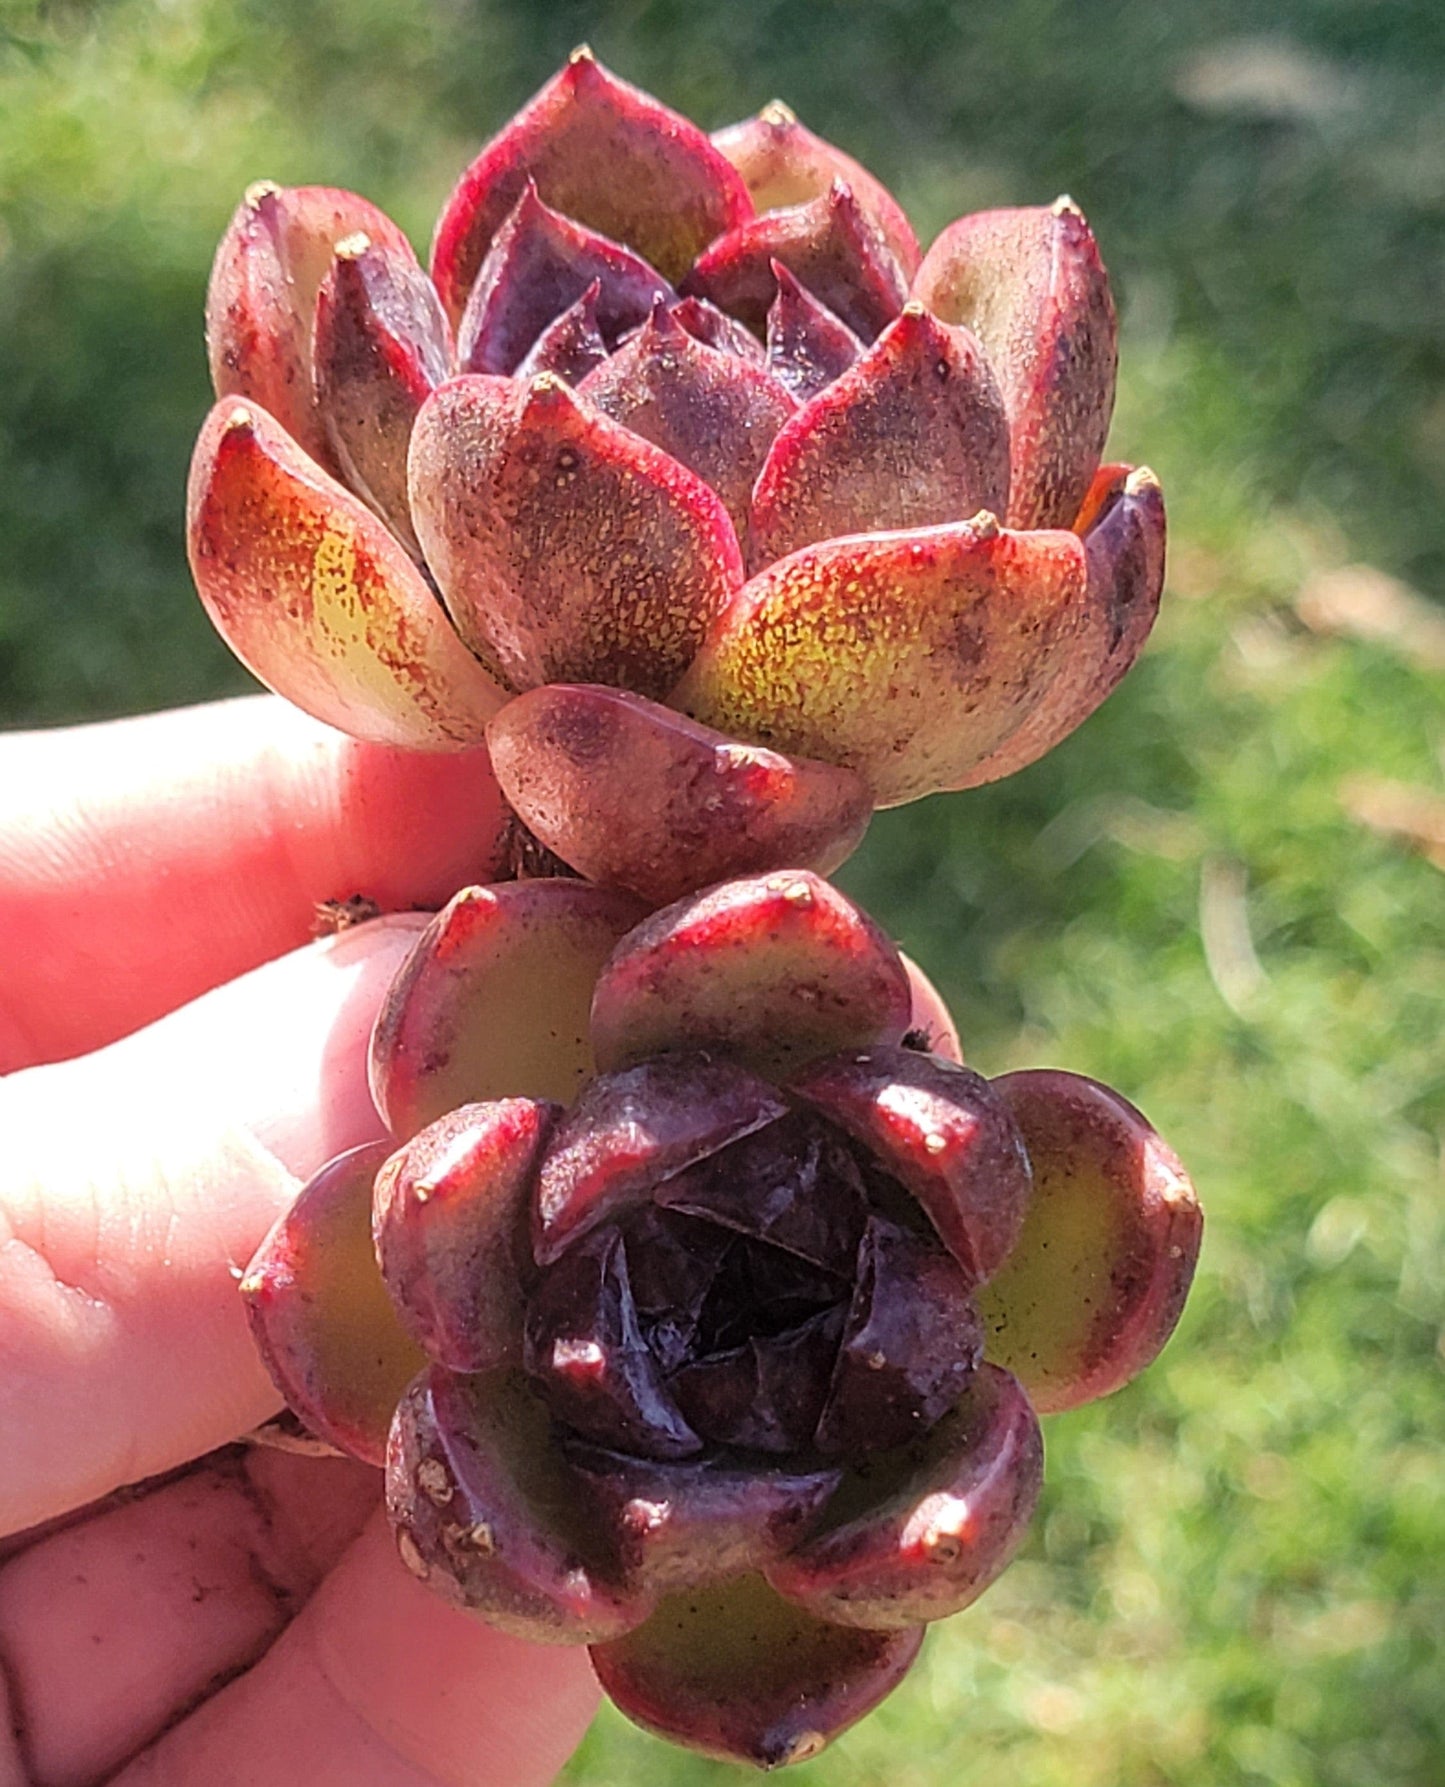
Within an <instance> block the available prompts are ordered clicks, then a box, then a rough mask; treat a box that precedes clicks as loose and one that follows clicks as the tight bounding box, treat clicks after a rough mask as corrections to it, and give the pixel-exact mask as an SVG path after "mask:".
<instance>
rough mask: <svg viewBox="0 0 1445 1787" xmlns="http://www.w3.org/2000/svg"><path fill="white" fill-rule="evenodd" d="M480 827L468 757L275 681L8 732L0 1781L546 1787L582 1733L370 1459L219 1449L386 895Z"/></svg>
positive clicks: (374, 978) (461, 878) (426, 897)
mask: <svg viewBox="0 0 1445 1787" xmlns="http://www.w3.org/2000/svg"><path fill="white" fill-rule="evenodd" d="M499 824H500V809H499V806H498V799H497V795H496V791H495V787H494V784H493V783H492V781H491V776H490V771H489V769H488V767H487V764H486V760H485V757H484V756H482V755H480V754H478V753H470V754H462V755H455V756H445V757H440V756H439V757H418V756H413V755H407V754H403V753H400V752H394V751H389V750H385V749H382V748H379V747H371V746H364V745H357V744H354V743H351V742H349V741H347V740H344V739H342V738H340V737H339V736H338V735H336V734H334V733H331V732H329V731H327V730H326V729H325V728H324V727H321V726H319V725H316V724H315V723H313V722H311V721H309V720H306V719H305V718H304V717H303V716H301V715H298V714H296V713H294V712H293V711H291V710H289V709H287V708H285V707H284V706H283V705H282V704H281V703H279V702H275V701H272V700H270V699H257V700H250V701H243V702H234V703H226V704H223V705H220V706H216V707H211V708H201V709H196V710H192V711H189V712H183V713H177V714H169V715H163V716H158V717H155V718H152V719H142V720H126V721H119V722H112V723H109V724H107V725H104V726H100V727H86V728H77V729H75V730H71V731H60V732H55V733H43V734H42V733H32V734H12V735H10V736H8V737H5V738H0V936H3V937H4V938H5V940H6V943H5V950H4V956H3V965H0V1068H3V1069H5V1070H7V1074H8V1077H6V1078H5V1079H3V1080H0V1125H3V1131H0V1133H3V1134H4V1135H5V1137H6V1145H5V1148H4V1151H3V1154H0V1432H3V1433H4V1434H5V1436H6V1443H5V1445H4V1446H3V1447H0V1534H6V1535H9V1536H8V1537H4V1538H0V1787H12V1784H13V1787H86V1784H89V1783H97V1782H101V1781H106V1782H119V1783H125V1784H126V1787H131V1784H133V1783H145V1784H146V1787H163V1784H164V1787H169V1784H171V1783H176V1784H177V1787H180V1784H182V1783H193V1782H196V1781H205V1782H207V1783H214V1784H215V1787H230V1784H235V1787H241V1784H242V1783H254V1782H257V1781H266V1782H268V1783H272V1784H274V1787H287V1784H288V1783H292V1782H295V1783H306V1784H307V1787H330V1784H332V1783H337V1784H338V1787H339V1784H340V1783H343V1782H354V1781H366V1782H367V1783H368V1784H371V1787H392V1784H395V1787H426V1784H429V1783H438V1784H451V1783H457V1784H460V1783H463V1782H475V1781H478V1780H486V1781H488V1782H490V1783H494V1784H495V1787H533V1784H540V1783H543V1782H546V1781H550V1780H551V1779H552V1778H553V1777H554V1775H555V1773H556V1771H557V1770H558V1768H560V1766H561V1765H562V1763H563V1761H564V1760H565V1759H566V1757H567V1756H568V1755H569V1754H570V1752H571V1751H572V1749H573V1748H574V1746H575V1745H576V1743H577V1742H578V1740H579V1739H580V1737H581V1735H582V1732H583V1730H584V1729H585V1727H586V1724H587V1722H588V1720H589V1718H590V1716H591V1713H592V1710H593V1707H594V1704H595V1699H596V1690H595V1686H594V1684H593V1681H592V1678H591V1674H590V1671H589V1669H588V1666H587V1662H586V1658H585V1656H584V1655H583V1654H582V1653H581V1652H580V1651H569V1650H563V1649H557V1650H539V1649H536V1648H534V1647H531V1646H528V1645H524V1644H521V1643H518V1642H517V1641H515V1640H512V1639H509V1638H505V1637H502V1636H501V1635H499V1634H497V1633H495V1632H493V1631H491V1630H490V1629H489V1628H488V1627H486V1626H484V1625H482V1624H480V1623H479V1622H477V1621H475V1620H472V1619H469V1618H466V1617H465V1616H463V1615H461V1614H458V1613H455V1612H453V1611H452V1610H451V1609H449V1608H447V1607H445V1606H443V1605H442V1603H441V1602H440V1601H438V1600H437V1599H436V1598H435V1597H433V1596H432V1595H430V1594H429V1593H428V1592H427V1591H426V1590H424V1589H423V1588H421V1587H420V1586H419V1585H418V1584H417V1583H415V1582H414V1581H413V1580H412V1579H411V1578H410V1577H409V1576H408V1575H407V1573H406V1572H405V1570H404V1569H403V1568H402V1567H401V1565H400V1563H399V1562H398V1561H397V1559H396V1556H395V1553H394V1550H393V1547H392V1543H391V1540H390V1536H389V1534H388V1533H387V1532H386V1530H385V1523H384V1520H383V1519H382V1518H381V1517H380V1515H379V1507H380V1477H379V1474H378V1473H376V1472H373V1471H371V1470H369V1469H368V1468H366V1467H365V1466H362V1465H358V1464H353V1463H351V1462H349V1461H343V1460H336V1459H314V1458H300V1457H295V1456H291V1455H283V1454H279V1453H274V1452H270V1451H266V1450H262V1449H256V1448H245V1447H241V1446H238V1445H236V1444H235V1443H234V1442H235V1441H236V1440H237V1439H238V1438H239V1436H240V1435H242V1434H244V1433H245V1432H246V1431H247V1430H248V1429H249V1428H251V1427H252V1426H254V1425H255V1424H256V1423H257V1422H258V1421H261V1420H263V1419H265V1418H266V1417H267V1416H268V1415H270V1414H271V1413H273V1412H274V1411H275V1409H276V1407H277V1398H276V1395H275V1392H274V1390H273V1389H272V1387H271V1385H270V1383H269V1381H268V1379H267V1378H266V1375H265V1372H264V1370H263V1369H262V1367H261V1365H260V1362H259V1360H258V1359H257V1357H256V1354H255V1351H254V1348H253V1347H252V1345H251V1343H250V1340H249V1336H248V1334H247V1331H246V1324H245V1321H244V1318H243V1316H242V1311H241V1304H240V1299H239V1298H238V1297H237V1296H236V1294H235V1288H234V1285H235V1277H236V1274H237V1271H238V1270H239V1268H241V1267H243V1266H244V1264H245V1262H246V1261H247V1259H248V1258H249V1257H250V1254H251V1252H252V1251H253V1250H254V1248H255V1246H256V1244H257V1243H258V1242H259V1241H260V1239H261V1237H262V1236H263V1234H264V1233H265V1231H266V1229H267V1228H268V1226H269V1225H270V1223H271V1221H272V1220H273V1218H274V1217H275V1215H276V1214H277V1212H278V1211H279V1210H280V1209H281V1208H282V1207H283V1206H284V1205H285V1204H286V1203H288V1202H289V1201H290V1199H291V1198H292V1196H293V1195H294V1194H295V1192H296V1190H297V1189H298V1187H299V1185H300V1183H301V1182H302V1181H303V1180H304V1178H305V1177H307V1176H308V1175H309V1174H310V1173H311V1172H312V1171H314V1170H315V1168H316V1167H317V1166H319V1165H320V1164H321V1162H322V1161H323V1160H324V1159H325V1158H326V1157H327V1156H329V1155H330V1154H332V1153H334V1152H336V1151H337V1150H339V1149H341V1148H346V1147H351V1146H353V1145H356V1144H358V1143H360V1142H363V1141H366V1140H369V1139H371V1138H372V1137H373V1136H374V1135H375V1134H376V1133H377V1130H378V1121H377V1118H376V1116H375V1113H374V1111H373V1110H372V1108H371V1104H370V1100H369V1098H368V1096H367V1093H366V1078H365V1045H366V1037H367V1032H368V1028H369V1024H370V1017H371V1013H372V1011H373V1010H374V1009H375V1005H376V1002H377V1001H378V999H379V998H380V995H381V992H382V989H383V988H384V987H385V985H386V983H387V980H388V979H389V977H390V976H391V975H392V974H393V973H394V972H395V969H396V967H397V966H398V964H399V963H400V961H401V959H402V958H403V956H404V955H405V953H406V951H407V949H408V948H409V946H410V944H411V941H412V939H413V937H414V936H415V934H416V932H417V930H418V929H419V928H420V925H421V923H422V920H421V918H420V917H419V916H418V915H416V914H415V913H413V912H412V911H411V910H410V908H413V907H422V908H429V907H432V906H435V905H437V904H439V903H440V902H441V901H442V900H443V899H445V898H446V896H447V895H448V894H449V893H450V892H452V891H453V890H454V889H455V888H456V887H457V886H459V885H461V884H463V883H464V882H467V881H474V880H484V879H486V878H488V876H490V875H491V874H493V873H494V872H495V869H496V866H497V850H498V843H499ZM358 892H362V893H367V894H370V895H372V896H373V897H374V898H376V899H377V900H378V901H379V902H380V904H381V905H382V906H383V907H384V908H386V909H388V910H391V911H393V912H394V914H395V915H394V916H391V917H387V918H383V919H381V920H379V921H377V922H374V923H372V924H368V925H365V926H362V927H358V928H356V929H353V930H350V931H347V932H344V933H342V934H341V935H338V936H335V937H330V938H326V939H323V940H321V941H308V939H309V938H310V936H311V932H312V927H313V922H314V917H315V906H316V903H317V902H318V901H321V900H334V899H345V898H347V897H348V896H349V895H351V894H353V893H358Z"/></svg>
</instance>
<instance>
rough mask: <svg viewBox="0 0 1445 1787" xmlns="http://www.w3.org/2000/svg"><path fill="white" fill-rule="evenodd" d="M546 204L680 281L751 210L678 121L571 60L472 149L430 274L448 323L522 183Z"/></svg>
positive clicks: (712, 153) (704, 142) (724, 166)
mask: <svg viewBox="0 0 1445 1787" xmlns="http://www.w3.org/2000/svg"><path fill="white" fill-rule="evenodd" d="M528 179H531V180H534V181H535V182H536V185H537V190H538V191H539V193H540V194H541V196H542V198H543V199H544V200H545V201H546V202H547V204H548V205H550V206H552V207H553V208H554V209H555V210H558V211H561V212H563V213H565V214H566V215H567V216H568V217H570V218H572V219H574V220H575V221H576V222H577V223H579V224H582V225H585V226H586V227H587V228H589V229H592V230H596V231H598V232H600V233H601V234H602V235H604V236H608V237H610V238H611V239H612V240H613V241H614V242H618V243H622V244H625V245H626V247H628V248H630V249H632V250H633V251H634V252H635V253H637V254H640V255H641V256H643V258H644V259H646V260H647V261H650V262H651V264H652V265H653V266H654V267H656V268H657V270H658V271H659V272H660V273H661V274H662V276H663V277H664V278H665V279H672V280H676V279H680V278H681V277H682V275H683V274H684V273H685V272H686V271H687V269H688V267H689V266H691V264H692V263H693V261H694V260H695V259H696V258H697V256H698V254H699V253H700V252H701V251H702V249H703V248H704V247H705V246H706V245H707V243H709V242H711V241H712V240H713V239H714V237H716V236H719V235H721V234H723V233H724V232H725V231H726V230H729V229H732V228H733V227H735V226H736V225H737V224H738V223H740V222H741V221H742V220H743V219H744V218H745V217H747V216H749V215H750V214H751V211H752V201H751V200H750V199H749V197H748V192H747V187H746V186H745V185H744V183H743V181H742V178H741V177H740V176H739V175H738V173H737V172H736V171H735V170H734V168H733V167H732V164H731V163H730V162H728V161H727V160H726V158H725V157H724V156H722V155H720V154H719V153H718V151H717V150H716V149H715V148H714V147H713V146H712V144H711V143H710V142H709V141H708V139H707V137H706V136H705V135H704V134H703V132H702V131H700V130H699V129H697V127H696V126H695V125H693V124H691V123H689V122H688V120H687V119H686V118H683V117H681V116H679V114H678V113H676V112H674V111H671V110H669V108H668V107H666V106H664V105H661V104H660V103H659V102H658V101H657V100H655V99H652V98H651V97H649V96H648V95H647V94H645V93H642V92H640V91H639V90H638V89H637V88H636V87H632V86H629V85H628V84H627V83H626V82H624V81H619V80H618V79H617V78H616V77H615V76H614V75H612V74H610V73H609V72H608V71H607V70H606V69H605V68H603V66H602V65H601V63H599V62H598V61H597V60H596V58H595V57H593V56H592V55H591V54H590V52H589V53H587V54H585V55H582V54H577V55H574V56H573V57H572V58H571V59H570V60H569V61H568V63H567V65H566V66H565V67H564V68H563V69H562V70H561V71H560V73H558V74H557V75H555V76H553V78H552V79H551V80H550V81H549V82H548V83H547V84H546V86H544V87H543V88H542V89H541V91H540V92H539V93H538V94H537V95H536V96H535V97H534V98H533V99H531V100H530V101H529V102H528V103H527V104H526V105H525V106H524V107H523V108H522V110H521V111H520V112H518V113H517V115H516V116H515V117H514V118H513V119H512V120H511V122H510V123H509V124H507V125H506V126H505V128H504V129H503V130H502V131H501V132H500V133H499V134H498V135H497V136H496V137H494V138H493V139H492V141H491V142H490V143H488V144H487V146H486V147H485V148H484V149H483V150H482V152H481V154H480V155H478V157H477V158H476V160H475V161H474V162H473V163H472V165H471V166H470V167H469V168H468V169H467V171H466V172H465V173H464V174H463V175H462V178H461V180H460V181H459V182H458V184H457V187H456V190H455V191H454V192H453V193H452V196H451V198H450V199H449V200H448V201H447V205H446V208H445V209H444V210H443V212H442V215H441V218H440V220H439V221H438V224H437V231H436V239H435V242H434V244H433V248H432V272H433V276H434V278H435V280H436V284H437V289H438V291H439V292H440V293H441V296H442V301H443V303H444V304H445V305H446V306H447V308H448V310H449V311H450V312H451V314H452V316H453V317H454V318H455V317H460V315H461V312H462V309H463V308H464V306H465V304H466V298H467V293H468V291H469V290H470V289H471V286H472V282H473V281H474V280H475V278H476V276H477V270H478V268H479V267H480V266H481V264H482V261H483V259H484V257H485V255H486V252H487V248H488V246H489V245H490V243H491V240H492V237H493V236H494V235H495V233H496V231H497V230H498V228H499V227H500V226H501V223H502V220H503V218H504V217H505V216H506V214H507V212H508V211H510V210H511V208H512V206H513V205H514V204H515V203H516V202H517V199H518V198H519V196H520V195H521V192H522V189H523V187H524V185H525V184H526V182H527V180H528Z"/></svg>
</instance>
